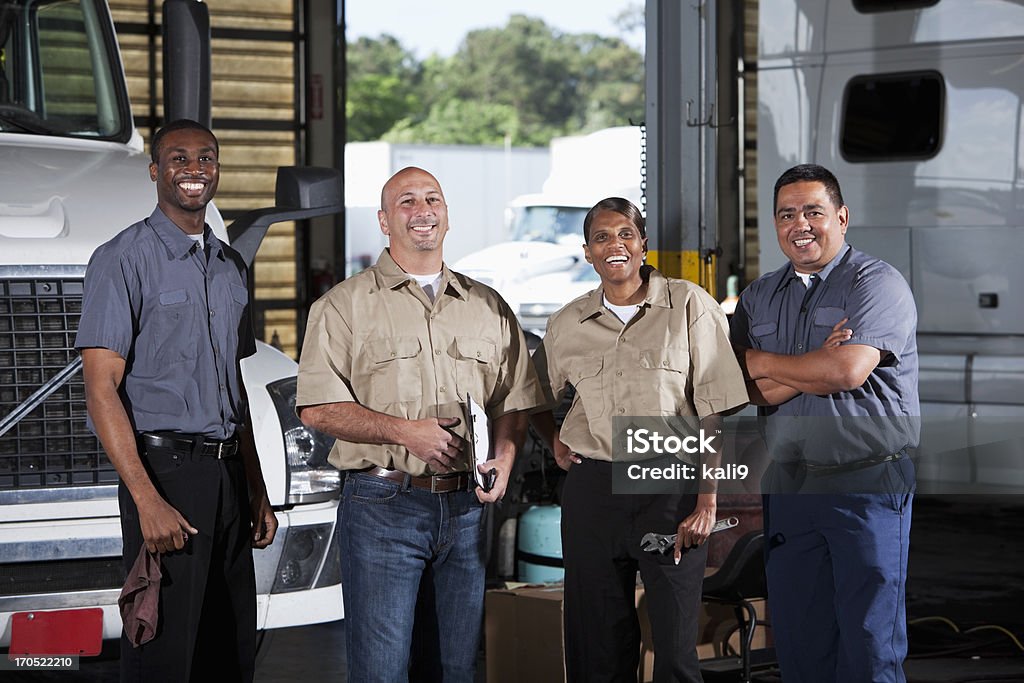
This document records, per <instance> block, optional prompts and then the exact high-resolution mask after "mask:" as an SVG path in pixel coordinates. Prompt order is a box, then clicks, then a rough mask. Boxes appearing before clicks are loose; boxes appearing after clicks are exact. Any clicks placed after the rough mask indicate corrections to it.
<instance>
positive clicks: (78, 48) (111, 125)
mask: <svg viewBox="0 0 1024 683" xmlns="http://www.w3.org/2000/svg"><path fill="white" fill-rule="evenodd" d="M117 54H118V53H117V48H116V45H115V43H114V36H113V30H112V27H111V25H110V19H109V15H108V14H107V10H106V5H105V3H103V2H102V1H101V0H0V132H18V133H35V134H39V135H60V136H69V137H88V138H104V139H117V140H121V141H125V140H127V139H128V137H129V135H130V132H131V127H130V125H129V115H128V105H127V96H126V95H125V92H124V80H123V78H122V76H121V73H122V72H121V67H120V63H119V60H118V57H117Z"/></svg>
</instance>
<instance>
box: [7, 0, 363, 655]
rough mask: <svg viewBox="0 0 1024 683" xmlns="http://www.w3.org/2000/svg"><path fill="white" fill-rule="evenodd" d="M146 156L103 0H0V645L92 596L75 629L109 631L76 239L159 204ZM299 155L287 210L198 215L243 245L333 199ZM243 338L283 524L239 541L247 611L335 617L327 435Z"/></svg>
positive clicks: (264, 351) (332, 486)
mask: <svg viewBox="0 0 1024 683" xmlns="http://www.w3.org/2000/svg"><path fill="white" fill-rule="evenodd" d="M171 2H174V3H175V4H178V5H184V4H186V3H183V2H181V0H171ZM188 4H194V5H199V3H188ZM194 10H195V8H194V7H193V8H190V11H194ZM202 11H204V12H205V8H203V10H202ZM204 16H205V15H204ZM207 21H208V20H207ZM164 24H165V27H166V26H167V25H168V22H167V21H166V16H165V22H164ZM207 34H208V23H207ZM175 42H176V41H175V39H174V38H168V37H165V40H164V43H165V44H168V43H171V44H174V43H175ZM206 49H207V50H208V49H209V47H208V43H207V45H206ZM148 164H149V158H148V156H147V155H146V154H145V153H144V150H143V140H142V136H141V135H140V134H139V132H138V131H137V130H136V129H135V127H134V124H133V119H132V115H131V112H130V110H129V106H128V94H127V91H126V85H125V78H124V72H123V69H122V65H121V59H120V55H119V51H118V47H117V43H116V41H115V36H114V26H113V22H112V20H111V17H110V14H109V10H108V7H107V3H106V2H103V1H102V0H8V1H6V2H4V3H2V4H0V576H2V577H3V580H2V581H0V647H8V646H10V645H11V643H12V640H13V641H15V642H19V641H20V640H21V639H19V637H18V636H19V633H18V632H17V631H18V628H19V625H20V624H21V625H23V624H24V620H23V619H20V618H17V617H18V616H20V617H25V615H32V616H35V615H38V614H40V613H41V612H47V611H52V610H74V611H80V610H92V611H91V612H90V614H93V615H96V616H97V620H96V621H94V622H92V621H90V624H94V626H90V629H89V630H90V631H91V632H90V633H89V634H86V635H88V636H89V637H90V638H94V637H95V636H96V635H97V634H96V633H95V630H96V629H99V631H100V634H101V636H102V638H104V639H113V638H118V637H119V635H120V631H121V620H120V616H119V614H118V611H117V596H118V593H119V591H120V588H121V583H122V581H123V571H122V564H121V558H120V554H121V532H120V526H119V521H118V504H117V473H116V472H115V470H114V468H113V467H112V465H111V464H110V462H109V461H108V460H107V458H106V456H105V454H104V452H103V449H102V447H101V445H100V444H99V442H98V440H97V439H96V438H95V436H94V435H93V434H92V433H90V432H89V430H88V429H87V428H86V426H85V417H86V411H85V392H84V388H83V383H82V376H81V372H80V360H79V358H78V354H77V352H76V351H75V349H74V342H75V331H76V329H77V325H78V317H79V314H80V312H81V300H82V280H83V276H84V273H85V267H86V264H87V262H88V260H89V257H90V255H91V254H92V252H93V250H94V249H95V248H96V247H97V246H98V245H100V244H102V243H103V242H105V241H107V240H108V239H110V238H111V237H112V236H113V235H115V234H116V233H117V232H119V231H120V230H122V229H124V228H125V227H127V226H128V225H130V224H132V223H134V222H136V221H138V220H140V219H142V218H145V217H146V216H148V215H149V214H150V213H151V212H152V210H153V207H154V206H155V205H156V192H155V189H154V184H153V183H152V182H151V181H150V180H149V172H148V169H147V166H148ZM303 171H304V170H303V169H293V170H292V172H291V173H290V174H286V175H285V176H279V183H278V197H279V202H280V198H281V197H285V198H286V199H287V200H288V201H289V202H290V204H289V206H287V207H286V209H284V210H278V209H273V210H271V209H265V210H261V211H260V212H259V213H258V216H255V217H243V218H242V219H239V221H236V223H235V224H234V225H233V226H232V229H231V230H228V229H226V228H225V225H224V221H223V220H222V218H221V215H220V213H219V212H218V211H217V210H216V208H215V207H214V206H213V205H211V206H210V207H209V209H208V211H207V221H208V222H209V224H210V226H211V228H212V229H213V230H214V232H216V233H217V235H218V236H219V237H221V238H223V239H228V238H229V234H230V237H231V238H232V239H233V240H234V241H236V242H238V243H239V244H241V245H242V247H243V248H242V249H240V251H242V252H243V255H245V254H248V256H249V258H250V259H251V257H252V255H253V254H255V249H256V246H258V241H259V238H260V237H261V236H262V235H261V234H260V231H259V229H258V226H259V225H261V224H263V225H264V226H265V224H268V223H269V222H274V221H276V220H284V219H291V218H295V217H305V216H311V215H314V214H317V213H319V214H325V213H331V212H333V211H336V210H337V209H338V208H340V206H341V199H340V181H337V179H334V180H330V179H328V184H335V185H337V187H336V190H337V198H336V199H332V200H325V201H322V202H320V203H319V204H317V205H316V206H312V205H310V197H312V198H313V201H314V203H315V200H316V199H317V198H321V199H322V197H323V194H324V193H320V194H319V195H318V193H317V192H310V191H308V186H307V184H306V181H307V180H308V178H306V177H305V175H304V172H303ZM322 180H323V174H322V173H321V174H320V175H319V176H317V181H315V182H314V183H313V185H314V186H318V187H319V186H320V185H322V182H320V181H322ZM317 182H320V185H317ZM327 194H330V193H327ZM303 198H305V199H303ZM303 202H305V203H304V204H303ZM236 226H239V227H236ZM245 227H248V228H254V229H253V230H249V231H248V232H245V231H244V230H243V229H242V228H245ZM250 262H251V261H250ZM258 346H259V348H258V352H257V353H256V355H254V356H252V357H250V358H248V359H246V360H245V361H243V366H242V370H243V378H244V382H245V387H246V391H247V393H248V396H249V400H250V410H251V414H252V419H253V428H254V433H255V437H256V444H257V450H258V452H259V457H260V461H261V464H262V468H263V472H264V476H265V478H266V483H267V488H268V493H269V496H270V500H271V503H272V504H273V505H274V507H275V509H276V510H277V514H278V519H279V520H280V524H281V526H280V530H279V531H278V535H277V539H276V540H275V542H274V544H273V545H272V546H271V547H270V548H268V549H266V550H262V551H255V552H254V555H255V565H256V581H257V593H258V595H257V624H258V627H259V628H261V629H262V628H276V627H282V626H292V625H298V624H308V623H316V622H322V621H330V620H334V619H339V618H341V617H342V616H343V608H342V601H341V581H340V569H339V564H338V563H339V557H338V549H337V545H336V544H335V543H334V541H333V539H334V525H335V520H336V513H337V507H338V494H339V488H340V481H339V473H338V472H337V471H336V470H334V469H333V468H331V467H330V466H329V465H328V464H327V463H326V456H327V453H328V450H329V448H330V445H331V443H330V441H329V440H327V439H326V438H325V437H323V436H322V435H319V434H316V433H313V432H311V431H310V430H308V429H307V428H306V427H304V426H303V425H302V424H301V423H300V422H299V421H298V419H297V418H296V417H295V415H294V402H295V373H296V364H295V362H294V361H293V360H291V359H290V358H288V357H287V356H285V355H284V354H282V353H281V352H280V351H277V350H276V349H274V348H271V347H270V346H268V345H266V344H263V343H259V345H258ZM96 610H98V611H99V612H97V611H96ZM72 618H73V617H72ZM59 619H60V615H59V614H58V615H51V620H58V621H59ZM77 645H78V642H77V640H76V641H75V642H64V643H61V642H46V643H43V644H42V645H41V647H43V648H49V650H47V651H46V652H41V651H39V650H36V651H35V652H32V653H31V654H51V653H53V654H55V653H60V654H77V653H78V650H76V649H75V648H76V647H77ZM36 646H37V647H40V645H39V644H38V643H37V645H36ZM62 648H65V649H62ZM12 654H13V650H12Z"/></svg>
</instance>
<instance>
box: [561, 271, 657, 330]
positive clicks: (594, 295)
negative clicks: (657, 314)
mask: <svg viewBox="0 0 1024 683" xmlns="http://www.w3.org/2000/svg"><path fill="white" fill-rule="evenodd" d="M640 277H642V278H644V279H645V280H647V296H646V297H644V300H643V301H641V302H640V306H657V307H658V308H672V298H671V297H670V296H669V292H668V278H667V277H665V276H664V275H662V274H661V272H660V271H659V270H658V269H657V268H655V267H654V266H648V265H644V266H642V267H641V268H640ZM605 310H607V309H605V307H604V287H598V288H597V289H595V290H594V291H593V292H591V293H590V296H589V297H588V298H587V300H586V302H584V304H583V310H581V311H580V320H579V321H580V322H583V321H584V320H586V319H588V318H592V317H594V316H595V315H599V314H601V313H604V311H605Z"/></svg>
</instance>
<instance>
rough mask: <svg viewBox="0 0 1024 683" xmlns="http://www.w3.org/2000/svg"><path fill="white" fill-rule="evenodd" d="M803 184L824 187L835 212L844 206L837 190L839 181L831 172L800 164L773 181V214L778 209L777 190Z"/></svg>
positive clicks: (841, 195)
mask: <svg viewBox="0 0 1024 683" xmlns="http://www.w3.org/2000/svg"><path fill="white" fill-rule="evenodd" d="M803 182H812V183H814V182H816V183H821V184H822V185H824V186H825V192H826V193H827V194H828V198H829V200H830V201H831V202H832V206H833V207H835V208H836V209H837V210H838V209H840V208H842V207H843V206H844V205H845V204H846V202H844V201H843V191H842V190H840V189H839V181H838V180H836V177H835V176H834V175H832V171H830V170H828V169H827V168H825V167H824V166H818V165H817V164H800V165H799V166H794V167H793V168H791V169H789V170H788V171H786V172H785V173H783V174H782V175H780V176H779V179H778V180H776V181H775V194H774V195H773V196H772V213H773V214H774V213H775V211H776V209H778V208H779V206H778V204H779V190H781V189H782V188H783V187H785V186H786V185H792V184H793V183H803Z"/></svg>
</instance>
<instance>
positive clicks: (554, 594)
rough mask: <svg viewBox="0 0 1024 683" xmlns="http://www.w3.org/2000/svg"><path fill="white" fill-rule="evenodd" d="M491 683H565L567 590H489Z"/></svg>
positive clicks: (486, 630)
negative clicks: (564, 610)
mask: <svg viewBox="0 0 1024 683" xmlns="http://www.w3.org/2000/svg"><path fill="white" fill-rule="evenodd" d="M484 637H485V640H484V642H485V648H486V661H487V683H521V682H522V681H536V682H537V683H540V682H541V681H545V682H546V681H552V682H554V681H564V680H565V665H564V663H563V659H562V652H563V649H564V648H563V642H562V586H561V585H553V586H522V587H513V588H507V589H495V590H489V591H487V595H486V596H485V600H484Z"/></svg>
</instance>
